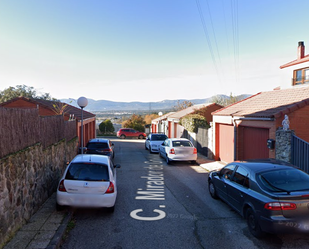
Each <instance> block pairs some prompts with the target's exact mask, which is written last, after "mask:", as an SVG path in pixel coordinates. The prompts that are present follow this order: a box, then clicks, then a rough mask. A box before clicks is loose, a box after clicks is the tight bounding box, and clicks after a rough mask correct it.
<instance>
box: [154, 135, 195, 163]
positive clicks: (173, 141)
mask: <svg viewBox="0 0 309 249" xmlns="http://www.w3.org/2000/svg"><path fill="white" fill-rule="evenodd" d="M159 154H160V156H162V157H163V158H165V160H166V162H167V164H170V163H171V162H172V161H191V163H196V159H197V150H196V148H195V147H194V146H193V144H192V143H191V141H190V140H188V139H186V138H168V139H166V140H165V141H164V142H163V143H162V144H161V145H160V147H159Z"/></svg>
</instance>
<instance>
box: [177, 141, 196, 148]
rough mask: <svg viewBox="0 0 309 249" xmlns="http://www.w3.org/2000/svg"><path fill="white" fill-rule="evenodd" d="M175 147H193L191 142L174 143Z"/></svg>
mask: <svg viewBox="0 0 309 249" xmlns="http://www.w3.org/2000/svg"><path fill="white" fill-rule="evenodd" d="M173 147H192V144H191V143H190V142H189V141H173Z"/></svg>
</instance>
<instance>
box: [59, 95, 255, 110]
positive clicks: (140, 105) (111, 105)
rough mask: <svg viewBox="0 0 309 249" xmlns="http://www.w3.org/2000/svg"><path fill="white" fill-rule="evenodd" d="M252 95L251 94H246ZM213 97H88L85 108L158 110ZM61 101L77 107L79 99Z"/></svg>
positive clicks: (223, 96) (195, 103)
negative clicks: (127, 99) (141, 99)
mask: <svg viewBox="0 0 309 249" xmlns="http://www.w3.org/2000/svg"><path fill="white" fill-rule="evenodd" d="M217 96H220V97H222V98H229V97H228V96H226V95H217ZM245 96H250V95H244V97H245ZM211 99H212V97H210V98H206V99H190V100H187V99H179V100H163V101H159V102H114V101H108V100H93V99H88V105H87V107H86V108H85V111H90V112H99V111H103V112H106V111H146V110H147V111H149V110H153V111H157V110H162V111H164V110H171V109H173V107H174V106H177V104H178V101H179V102H180V103H181V102H183V101H190V102H192V103H193V104H194V105H198V104H205V103H209V102H210V101H211ZM61 102H64V103H67V104H70V105H72V106H75V107H79V106H78V105H77V100H73V99H61Z"/></svg>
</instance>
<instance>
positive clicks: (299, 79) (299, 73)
mask: <svg viewBox="0 0 309 249" xmlns="http://www.w3.org/2000/svg"><path fill="white" fill-rule="evenodd" d="M301 84H309V68H302V69H299V70H295V71H294V77H293V85H301Z"/></svg>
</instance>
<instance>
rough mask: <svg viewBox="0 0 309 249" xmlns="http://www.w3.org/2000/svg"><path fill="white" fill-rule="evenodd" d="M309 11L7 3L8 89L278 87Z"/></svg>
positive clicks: (248, 4) (182, 4)
mask: <svg viewBox="0 0 309 249" xmlns="http://www.w3.org/2000/svg"><path fill="white" fill-rule="evenodd" d="M307 9H309V1H308V0H298V1H294V0H258V1H256V0H255V1H253V0H52V1H51V0H44V1H42V0H14V1H12V0H0V91H3V90H4V89H6V88H8V87H11V86H12V87H15V86H17V85H26V86H29V87H34V88H35V89H36V91H37V93H38V94H44V93H49V94H50V95H51V96H52V97H54V98H57V99H68V98H73V99H78V98H79V97H81V96H84V97H86V98H89V99H94V100H111V101H120V102H133V101H140V102H157V101H163V100H167V99H168V100H177V99H204V98H209V97H211V96H213V95H216V94H226V95H230V94H233V95H239V94H256V93H258V92H261V91H269V90H272V89H273V88H275V87H277V86H279V85H280V83H281V78H282V70H281V69H280V68H279V67H280V66H281V65H283V64H285V63H287V62H290V61H292V60H295V59H296V56H297V46H298V42H299V41H304V42H305V46H306V44H309V31H308V23H309V15H307V14H306V11H305V10H307ZM306 54H308V53H307V52H306ZM288 77H289V76H288Z"/></svg>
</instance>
